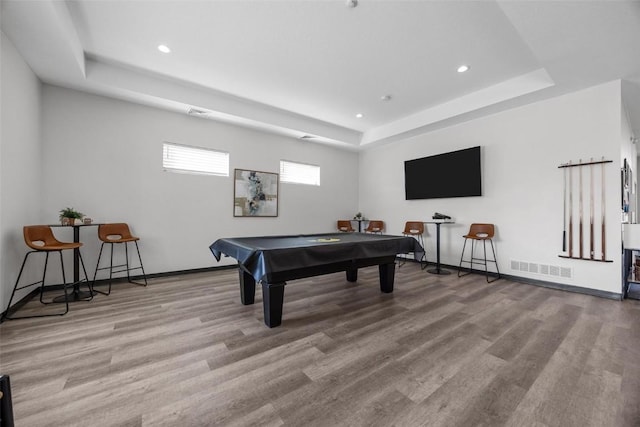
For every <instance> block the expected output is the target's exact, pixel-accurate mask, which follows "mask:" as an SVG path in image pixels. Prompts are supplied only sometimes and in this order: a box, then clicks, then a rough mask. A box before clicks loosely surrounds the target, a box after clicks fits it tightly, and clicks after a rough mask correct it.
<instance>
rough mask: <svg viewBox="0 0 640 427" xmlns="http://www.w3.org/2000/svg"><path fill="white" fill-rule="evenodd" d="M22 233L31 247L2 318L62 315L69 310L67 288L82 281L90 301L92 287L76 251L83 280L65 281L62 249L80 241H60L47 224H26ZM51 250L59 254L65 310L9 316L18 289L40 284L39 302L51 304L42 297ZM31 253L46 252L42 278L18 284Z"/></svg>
mask: <svg viewBox="0 0 640 427" xmlns="http://www.w3.org/2000/svg"><path fill="white" fill-rule="evenodd" d="M22 233H23V235H24V242H25V243H26V244H27V246H28V247H30V248H31V250H30V251H29V252H27V253H26V254H25V256H24V260H23V261H22V266H21V267H20V272H19V273H18V278H17V279H16V284H15V285H14V287H13V292H12V293H11V298H9V304H8V305H7V310H6V311H5V314H4V318H5V319H9V320H13V319H28V318H33V317H49V316H63V315H65V314H67V313H68V312H69V301H70V300H71V295H69V294H68V293H67V288H69V287H75V286H77V285H79V284H80V283H82V282H85V283H87V286H88V287H89V291H90V292H89V293H90V295H91V296H90V297H89V298H87V299H86V301H90V300H91V299H93V289H92V287H91V283H89V280H88V276H87V270H86V269H85V268H84V261H83V260H82V254H81V253H80V251H78V255H79V259H80V264H81V265H82V270H83V271H84V280H80V281H78V282H75V283H67V278H66V276H65V273H64V261H63V259H62V251H66V250H74V249H79V248H80V247H81V246H82V243H79V242H78V243H74V242H61V241H59V240H58V239H56V238H55V236H54V235H53V231H52V230H51V227H49V226H48V225H27V226H25V227H23V228H22ZM51 252H58V253H59V254H60V268H61V269H62V287H63V289H64V304H65V310H64V311H63V312H62V313H51V314H39V315H32V316H19V317H10V316H9V311H10V309H11V302H12V301H13V297H14V296H15V294H16V291H18V290H20V289H25V288H28V287H30V286H34V285H38V284H40V302H41V303H42V304H52V303H54V301H53V300H51V301H45V300H44V299H43V294H44V282H45V278H46V275H47V264H48V263H49V254H50V253H51ZM33 253H44V254H46V256H45V259H44V269H43V271H42V279H41V280H38V281H37V282H33V283H29V284H28V285H23V286H19V284H20V277H22V272H23V271H24V266H25V265H26V263H27V259H28V258H29V255H31V254H33Z"/></svg>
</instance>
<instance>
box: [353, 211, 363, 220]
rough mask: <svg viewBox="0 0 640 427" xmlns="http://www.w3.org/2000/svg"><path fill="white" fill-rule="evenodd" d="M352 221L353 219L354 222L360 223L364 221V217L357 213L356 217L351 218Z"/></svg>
mask: <svg viewBox="0 0 640 427" xmlns="http://www.w3.org/2000/svg"><path fill="white" fill-rule="evenodd" d="M353 219H355V220H356V221H360V220H363V219H364V216H362V213H361V212H358V213H357V214H356V216H354V217H353Z"/></svg>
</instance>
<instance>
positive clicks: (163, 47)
mask: <svg viewBox="0 0 640 427" xmlns="http://www.w3.org/2000/svg"><path fill="white" fill-rule="evenodd" d="M158 50H159V51H160V52H162V53H169V52H171V49H169V46H167V45H164V44H161V45H158Z"/></svg>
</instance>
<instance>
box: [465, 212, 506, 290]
mask: <svg viewBox="0 0 640 427" xmlns="http://www.w3.org/2000/svg"><path fill="white" fill-rule="evenodd" d="M494 234H495V227H494V225H493V224H471V227H469V232H468V233H467V234H466V235H464V236H462V237H464V245H463V246H462V255H460V268H459V269H458V277H462V276H466V275H467V274H470V273H472V272H473V264H480V265H484V272H485V274H486V276H487V283H491V282H495V281H496V280H498V279H500V277H501V276H500V270H499V269H498V262H497V261H496V251H495V249H494V247H493V236H494ZM469 239H471V258H469V259H468V260H465V259H464V250H465V248H466V246H467V240H469ZM487 240H488V241H489V243H490V244H491V252H492V253H493V259H487ZM479 241H480V242H482V247H483V249H484V257H483V258H477V257H474V256H473V248H474V246H475V243H476V242H479ZM474 261H475V262H474ZM490 262H492V263H494V264H495V265H496V272H497V273H498V276H497V277H496V278H494V279H493V280H489V269H488V267H487V264H488V263H490ZM463 263H467V264H470V266H469V271H468V272H466V273H464V274H463V273H462V272H461V271H462V264H463Z"/></svg>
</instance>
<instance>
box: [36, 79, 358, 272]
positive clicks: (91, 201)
mask: <svg viewBox="0 0 640 427" xmlns="http://www.w3.org/2000/svg"><path fill="white" fill-rule="evenodd" d="M163 141H169V142H175V143H181V144H188V145H194V146H200V147H209V148H214V149H220V150H223V151H228V152H229V153H230V162H231V176H229V177H217V176H197V175H185V174H176V173H170V172H164V171H163V170H162V143H163ZM43 153H44V159H45V161H44V167H43V173H44V205H43V211H44V214H43V220H44V221H46V222H50V223H52V222H56V221H57V220H58V211H59V210H60V209H62V208H64V207H66V206H71V207H74V208H76V209H78V210H79V211H81V212H83V213H85V214H87V215H88V216H90V217H92V218H94V219H95V220H97V221H100V222H105V221H108V222H114V221H124V222H127V223H129V224H130V225H131V227H132V229H133V232H134V234H136V235H139V236H140V238H141V241H140V247H141V251H142V253H143V261H144V262H145V268H146V270H147V273H158V272H169V271H177V270H183V269H193V268H201V267H209V266H215V265H222V263H220V264H218V263H217V262H216V261H215V259H214V258H213V256H212V255H211V253H210V252H209V249H208V247H209V245H210V244H211V243H213V241H215V240H216V239H218V238H221V237H233V236H250V235H276V234H303V233H314V232H331V231H334V230H335V227H336V224H335V221H336V219H338V218H341V217H351V216H353V215H354V214H355V212H356V211H357V208H358V155H357V153H353V152H347V151H343V150H338V149H335V148H332V147H327V146H321V145H318V144H312V143H311V144H310V143H306V142H303V141H299V140H295V139H291V138H286V137H281V136H275V135H270V134H265V133H262V132H259V131H252V130H248V129H244V128H239V127H235V126H231V125H226V124H222V123H217V122H214V121H211V120H206V119H200V118H195V117H190V116H187V115H186V114H177V113H171V112H167V111H163V110H159V109H154V108H150V107H145V106H141V105H137V104H131V103H127V102H123V101H118V100H114V99H110V98H105V97H101V96H96V95H90V94H85V93H81V92H77V91H73V90H68V89H63V88H59V87H54V86H49V85H44V86H43ZM280 159H286V160H292V161H300V162H304V163H311V164H316V165H319V166H320V167H321V182H322V185H321V186H320V187H311V186H303V185H295V184H285V183H281V184H280V194H279V216H278V217H277V218H234V217H233V179H232V175H233V169H234V168H241V169H254V170H259V171H267V172H279V161H280ZM57 231H58V232H60V233H61V234H60V235H61V236H63V237H64V233H67V234H68V236H69V237H68V238H71V237H70V236H71V231H70V230H65V229H57ZM81 240H82V241H83V242H84V243H85V247H84V248H83V249H84V250H83V255H84V256H85V257H86V260H87V261H88V262H87V264H88V265H89V266H91V268H94V267H95V261H96V257H97V252H98V249H99V246H98V244H97V237H96V227H90V228H84V229H82V231H81ZM224 262H225V263H227V264H232V263H235V260H232V259H229V258H227V259H225V260H224Z"/></svg>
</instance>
